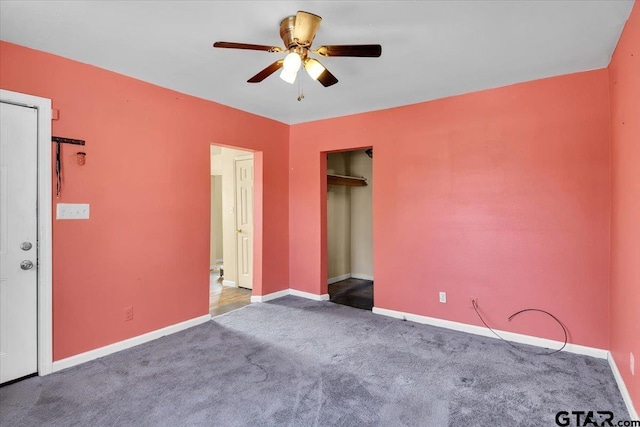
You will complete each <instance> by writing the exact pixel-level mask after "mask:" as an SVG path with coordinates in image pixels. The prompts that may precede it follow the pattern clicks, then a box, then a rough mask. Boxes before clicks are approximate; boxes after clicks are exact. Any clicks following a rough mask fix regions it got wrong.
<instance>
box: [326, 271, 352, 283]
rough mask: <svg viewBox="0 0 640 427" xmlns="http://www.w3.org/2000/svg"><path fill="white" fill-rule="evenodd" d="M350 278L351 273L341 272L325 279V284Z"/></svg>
mask: <svg viewBox="0 0 640 427" xmlns="http://www.w3.org/2000/svg"><path fill="white" fill-rule="evenodd" d="M350 278H351V274H343V275H341V276H336V277H332V278H331V279H327V285H332V284H334V283H336V282H342V281H343V280H347V279H350Z"/></svg>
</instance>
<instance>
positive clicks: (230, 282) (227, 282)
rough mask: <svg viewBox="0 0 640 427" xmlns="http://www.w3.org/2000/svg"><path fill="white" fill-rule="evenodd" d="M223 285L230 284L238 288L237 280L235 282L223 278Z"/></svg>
mask: <svg viewBox="0 0 640 427" xmlns="http://www.w3.org/2000/svg"><path fill="white" fill-rule="evenodd" d="M222 286H230V287H232V288H237V287H238V285H236V282H234V281H233V280H223V281H222Z"/></svg>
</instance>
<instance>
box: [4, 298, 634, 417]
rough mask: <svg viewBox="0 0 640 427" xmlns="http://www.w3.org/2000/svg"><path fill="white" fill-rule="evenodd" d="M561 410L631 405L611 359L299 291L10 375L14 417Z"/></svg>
mask: <svg viewBox="0 0 640 427" xmlns="http://www.w3.org/2000/svg"><path fill="white" fill-rule="evenodd" d="M529 349H531V348H529ZM560 410H566V411H568V412H571V411H573V410H594V411H595V410H607V411H612V412H613V413H614V414H615V417H616V420H618V419H625V420H626V419H628V413H627V412H626V410H625V406H624V403H623V401H622V397H621V395H620V392H619V391H618V388H617V386H616V384H615V381H614V378H613V376H612V374H611V371H610V369H609V366H608V364H607V362H606V361H605V360H599V359H593V358H589V357H583V356H576V355H573V354H568V353H560V354H556V355H554V356H532V355H529V354H526V353H523V352H521V351H519V350H517V349H514V348H512V347H510V346H508V345H506V344H505V343H503V342H500V341H498V340H496V339H491V338H484V337H478V336H473V335H467V334H463V333H458V332H452V331H448V330H444V329H439V328H435V327H430V326H425V325H418V324H414V323H410V322H404V321H401V320H396V319H390V318H386V317H382V316H379V315H375V314H373V313H371V312H367V311H363V310H357V309H353V308H350V307H345V306H341V305H337V304H332V303H329V302H314V301H309V300H304V299H300V298H296V297H285V298H281V299H278V300H275V301H272V302H269V303H264V304H252V305H250V306H248V307H245V308H242V309H240V310H237V311H234V312H231V313H227V314H225V315H222V316H219V317H216V318H215V319H214V320H213V321H212V322H207V323H206V324H204V325H200V326H197V327H194V328H191V329H189V330H186V331H183V332H180V333H177V334H174V335H171V336H167V337H163V338H161V339H159V340H156V341H154V342H151V343H147V344H144V345H141V346H138V347H134V348H131V349H129V350H126V351H123V352H120V353H117V354H113V355H110V356H107V357H104V358H102V359H99V360H95V361H93V362H89V363H86V364H83V365H80V366H76V367H74V368H70V369H67V370H65V371H62V372H59V373H56V374H52V375H49V376H46V377H34V378H30V379H27V380H24V381H22V382H19V383H16V384H12V385H8V386H5V387H2V388H0V425H2V426H116V425H117V426H296V427H297V426H376V425H380V426H436V427H437V426H523V425H529V426H554V425H556V424H555V414H556V412H558V411H560ZM571 425H574V424H571Z"/></svg>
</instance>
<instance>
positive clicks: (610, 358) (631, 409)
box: [607, 352, 640, 420]
mask: <svg viewBox="0 0 640 427" xmlns="http://www.w3.org/2000/svg"><path fill="white" fill-rule="evenodd" d="M607 359H608V361H609V366H611V372H613V377H614V378H615V379H616V383H617V384H618V389H620V394H622V399H623V400H624V404H625V405H627V411H629V416H630V417H631V420H639V419H640V418H638V412H636V409H635V408H634V407H633V401H632V400H631V395H630V394H629V390H627V386H626V384H625V383H624V380H623V379H622V375H620V371H619V370H618V365H616V361H615V360H614V358H613V355H612V354H611V353H610V352H609V354H608V355H607Z"/></svg>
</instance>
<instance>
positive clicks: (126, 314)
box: [124, 307, 133, 322]
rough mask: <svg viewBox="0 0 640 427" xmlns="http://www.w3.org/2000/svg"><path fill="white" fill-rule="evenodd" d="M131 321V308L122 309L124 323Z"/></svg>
mask: <svg viewBox="0 0 640 427" xmlns="http://www.w3.org/2000/svg"><path fill="white" fill-rule="evenodd" d="M129 320H133V307H125V309H124V321H125V322H128V321H129Z"/></svg>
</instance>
